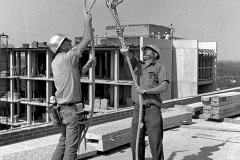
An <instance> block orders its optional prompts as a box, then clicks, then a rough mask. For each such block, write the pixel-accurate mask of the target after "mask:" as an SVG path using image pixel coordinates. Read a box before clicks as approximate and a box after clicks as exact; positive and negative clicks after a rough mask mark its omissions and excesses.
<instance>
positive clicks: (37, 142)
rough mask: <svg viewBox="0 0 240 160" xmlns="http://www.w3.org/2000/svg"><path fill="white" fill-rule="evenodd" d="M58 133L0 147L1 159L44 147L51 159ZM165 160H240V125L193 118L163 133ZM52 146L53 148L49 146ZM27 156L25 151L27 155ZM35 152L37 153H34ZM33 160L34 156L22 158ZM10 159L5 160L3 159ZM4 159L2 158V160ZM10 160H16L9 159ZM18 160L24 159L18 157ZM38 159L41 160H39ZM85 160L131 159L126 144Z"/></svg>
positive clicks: (46, 158)
mask: <svg viewBox="0 0 240 160" xmlns="http://www.w3.org/2000/svg"><path fill="white" fill-rule="evenodd" d="M58 138H59V134H57V135H52V136H48V137H43V138H38V139H34V140H29V141H25V142H20V143H16V144H12V145H7V146H3V147H0V157H2V156H3V155H6V154H8V155H11V154H14V153H16V152H23V153H24V151H27V150H29V149H31V150H34V149H37V148H43V147H45V149H44V152H42V153H41V154H45V156H44V160H48V159H49V160H50V159H51V155H52V152H53V150H54V147H55V146H56V144H57V142H58ZM146 141H147V146H146V160H151V153H150V148H149V144H148V138H147V136H146ZM163 145H164V154H165V155H164V156H165V160H239V159H240V125H239V124H235V123H229V122H213V121H207V120H204V119H193V123H192V124H191V125H182V126H181V127H179V128H173V129H169V130H165V132H164V140H163ZM49 146H50V147H49ZM25 153H26V152H25ZM32 153H34V152H32ZM24 156H25V157H28V158H26V159H31V156H34V155H31V154H27V155H23V156H22V157H24ZM6 158H7V157H5V158H4V160H5V159H6ZM0 159H1V158H0ZM9 159H14V158H13V156H9ZM17 159H18V160H20V159H24V158H20V157H18V158H17ZM38 159H41V158H40V157H39V158H38ZM83 159H84V160H113V159H114V160H131V159H132V156H131V149H130V145H129V144H127V145H124V146H121V147H118V148H115V149H113V150H110V151H108V152H106V153H105V152H104V153H100V152H98V153H97V154H96V155H93V156H91V157H87V158H83Z"/></svg>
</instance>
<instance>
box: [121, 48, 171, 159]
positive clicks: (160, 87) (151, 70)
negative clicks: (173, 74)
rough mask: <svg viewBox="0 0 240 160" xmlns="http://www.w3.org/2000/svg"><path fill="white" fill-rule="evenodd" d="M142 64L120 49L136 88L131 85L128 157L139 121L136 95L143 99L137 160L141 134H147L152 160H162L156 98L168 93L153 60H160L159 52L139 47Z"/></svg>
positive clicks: (141, 148)
mask: <svg viewBox="0 0 240 160" xmlns="http://www.w3.org/2000/svg"><path fill="white" fill-rule="evenodd" d="M142 51H143V61H140V60H138V59H136V58H135V57H134V56H132V54H131V53H130V52H129V50H128V48H123V49H121V53H122V54H123V55H124V56H128V57H129V58H130V60H131V63H132V66H133V70H134V73H135V78H136V80H137V83H138V86H135V84H134V83H133V84H132V101H133V103H134V111H133V118H132V130H131V148H132V156H133V159H134V160H135V159H136V158H135V155H136V153H135V148H136V137H137V131H138V119H139V95H138V94H142V96H143V102H142V104H143V128H142V129H141V132H140V133H141V134H140V137H139V147H138V148H139V149H138V152H139V153H138V158H139V160H144V159H145V134H146V131H147V133H148V138H149V144H150V149H151V153H152V156H153V160H163V159H164V155H163V144H162V141H163V120H162V113H161V105H162V100H161V97H160V94H161V93H163V92H166V91H167V89H168V84H169V80H168V77H167V72H166V69H165V67H164V66H163V65H161V64H160V63H157V62H156V60H158V59H160V57H161V53H160V49H159V47H158V46H157V45H155V44H149V45H146V46H144V47H142Z"/></svg>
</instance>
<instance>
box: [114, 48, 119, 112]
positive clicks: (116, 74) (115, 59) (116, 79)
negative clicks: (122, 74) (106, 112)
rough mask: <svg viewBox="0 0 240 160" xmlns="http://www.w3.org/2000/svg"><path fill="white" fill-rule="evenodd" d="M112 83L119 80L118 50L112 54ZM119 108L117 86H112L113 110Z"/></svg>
mask: <svg viewBox="0 0 240 160" xmlns="http://www.w3.org/2000/svg"><path fill="white" fill-rule="evenodd" d="M114 62H115V63H114V81H115V82H117V81H118V80H119V50H115V52H114ZM118 108H119V85H114V109H115V110H117V109H118Z"/></svg>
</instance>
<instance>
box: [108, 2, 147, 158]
mask: <svg viewBox="0 0 240 160" xmlns="http://www.w3.org/2000/svg"><path fill="white" fill-rule="evenodd" d="M122 2H123V0H120V1H118V0H106V5H107V7H108V8H109V9H110V11H111V13H112V16H113V19H114V21H115V23H116V27H117V29H118V30H119V32H117V34H118V38H119V40H120V42H121V47H122V49H126V48H127V45H126V42H125V40H124V36H123V28H122V27H121V25H120V21H119V17H118V13H117V9H116V7H117V5H118V4H120V3H122ZM125 57H126V60H127V63H128V66H129V69H130V72H131V75H132V78H133V82H134V84H135V87H137V86H138V84H137V80H136V77H135V74H134V71H133V68H132V64H131V61H130V59H129V57H128V56H125ZM138 98H139V118H138V130H137V137H136V148H135V154H136V160H138V159H139V158H138V148H139V147H138V146H139V138H140V134H141V129H142V127H143V122H142V118H143V105H142V101H143V97H142V95H141V94H138Z"/></svg>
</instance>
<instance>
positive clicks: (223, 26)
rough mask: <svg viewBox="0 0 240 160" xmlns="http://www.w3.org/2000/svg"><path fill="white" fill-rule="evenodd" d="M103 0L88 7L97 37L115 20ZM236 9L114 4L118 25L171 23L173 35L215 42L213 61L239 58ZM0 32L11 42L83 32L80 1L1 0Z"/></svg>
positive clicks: (178, 2)
mask: <svg viewBox="0 0 240 160" xmlns="http://www.w3.org/2000/svg"><path fill="white" fill-rule="evenodd" d="M87 2H88V3H87V6H89V5H90V3H91V2H92V0H88V1H87ZM105 2H106V1H105V0H96V3H95V5H94V6H93V8H92V10H91V14H92V17H93V21H92V23H93V27H94V29H95V32H94V34H95V35H99V36H102V35H104V33H105V28H106V26H109V25H115V23H114V21H113V18H112V15H111V13H110V11H109V9H108V8H107V7H106V3H105ZM239 8H240V1H239V0H123V3H121V4H119V5H118V6H117V10H118V14H119V18H120V20H121V24H122V25H125V24H155V25H162V26H169V25H170V24H173V27H174V28H175V32H174V35H175V36H177V37H181V38H185V39H189V40H199V41H204V42H217V53H218V57H217V58H218V60H231V61H240V9H239ZM0 33H4V34H7V35H8V36H9V43H11V44H14V46H15V47H19V46H21V45H22V44H23V43H30V44H31V42H32V41H39V42H43V41H44V42H46V41H48V39H49V38H50V37H51V36H52V35H53V34H55V33H63V34H65V35H67V36H68V37H69V38H71V39H73V38H74V37H77V36H82V33H83V0H0Z"/></svg>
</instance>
